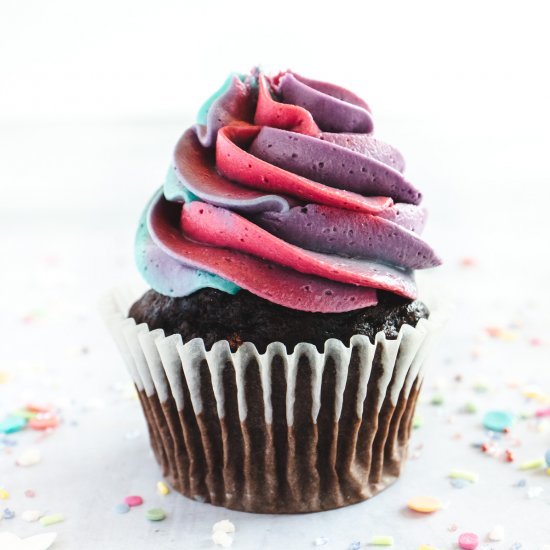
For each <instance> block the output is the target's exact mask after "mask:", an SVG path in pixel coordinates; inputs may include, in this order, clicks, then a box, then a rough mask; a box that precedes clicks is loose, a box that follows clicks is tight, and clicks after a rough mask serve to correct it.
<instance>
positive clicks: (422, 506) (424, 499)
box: [407, 496, 442, 514]
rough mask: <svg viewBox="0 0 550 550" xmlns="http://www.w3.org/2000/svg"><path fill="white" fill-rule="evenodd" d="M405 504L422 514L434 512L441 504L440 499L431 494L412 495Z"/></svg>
mask: <svg viewBox="0 0 550 550" xmlns="http://www.w3.org/2000/svg"><path fill="white" fill-rule="evenodd" d="M407 506H408V507H409V508H410V509H411V510H414V511H415V512H422V513H423V514H430V513H432V512H436V511H437V510H439V509H440V508H441V506H442V504H441V501H440V500H439V499H438V498H436V497H431V496H417V497H413V498H411V499H410V500H409V502H407Z"/></svg>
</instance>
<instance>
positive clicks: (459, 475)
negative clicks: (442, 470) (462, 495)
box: [449, 468, 479, 483]
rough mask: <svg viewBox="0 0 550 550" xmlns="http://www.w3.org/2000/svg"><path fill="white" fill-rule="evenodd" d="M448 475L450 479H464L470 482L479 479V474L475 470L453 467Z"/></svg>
mask: <svg viewBox="0 0 550 550" xmlns="http://www.w3.org/2000/svg"><path fill="white" fill-rule="evenodd" d="M449 477H450V478H451V479H464V480H465V481H471V482H472V483H477V481H479V474H477V473H476V472H469V471H468V470H459V469H457V468H454V469H453V470H451V471H450V473H449Z"/></svg>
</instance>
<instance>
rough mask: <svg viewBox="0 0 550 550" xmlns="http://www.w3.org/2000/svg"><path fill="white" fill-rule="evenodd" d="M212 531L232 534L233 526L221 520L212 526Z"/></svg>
mask: <svg viewBox="0 0 550 550" xmlns="http://www.w3.org/2000/svg"><path fill="white" fill-rule="evenodd" d="M212 531H223V532H224V533H234V532H235V525H234V524H233V522H231V521H229V520H228V519H222V520H221V521H218V522H216V523H214V525H212Z"/></svg>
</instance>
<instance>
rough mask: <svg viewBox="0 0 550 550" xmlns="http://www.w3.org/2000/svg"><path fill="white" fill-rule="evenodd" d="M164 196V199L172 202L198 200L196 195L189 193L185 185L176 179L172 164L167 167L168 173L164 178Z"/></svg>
mask: <svg viewBox="0 0 550 550" xmlns="http://www.w3.org/2000/svg"><path fill="white" fill-rule="evenodd" d="M163 189H164V196H165V197H166V200H168V201H173V202H193V201H197V200H200V199H199V197H197V195H195V194H194V193H191V191H189V189H187V187H185V185H183V183H182V182H181V181H180V180H179V179H178V177H177V175H176V169H175V167H174V166H170V168H168V173H167V174H166V177H165V178H164V184H163Z"/></svg>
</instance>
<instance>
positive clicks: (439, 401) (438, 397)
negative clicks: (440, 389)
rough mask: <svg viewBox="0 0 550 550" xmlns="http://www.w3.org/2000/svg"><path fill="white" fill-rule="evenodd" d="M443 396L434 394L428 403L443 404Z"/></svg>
mask: <svg viewBox="0 0 550 550" xmlns="http://www.w3.org/2000/svg"><path fill="white" fill-rule="evenodd" d="M443 401H444V399H443V396H442V395H441V394H436V395H434V396H433V397H432V400H431V401H430V403H431V404H432V405H443Z"/></svg>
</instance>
